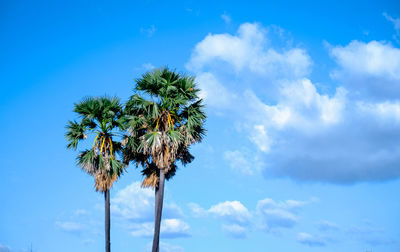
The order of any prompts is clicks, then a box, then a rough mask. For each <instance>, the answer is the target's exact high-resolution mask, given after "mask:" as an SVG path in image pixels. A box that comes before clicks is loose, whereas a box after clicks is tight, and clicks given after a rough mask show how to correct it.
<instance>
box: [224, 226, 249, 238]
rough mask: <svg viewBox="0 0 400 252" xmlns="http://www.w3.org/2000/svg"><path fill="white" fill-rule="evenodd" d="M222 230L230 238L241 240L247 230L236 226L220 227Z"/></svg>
mask: <svg viewBox="0 0 400 252" xmlns="http://www.w3.org/2000/svg"><path fill="white" fill-rule="evenodd" d="M222 229H223V230H224V231H225V232H226V233H227V234H228V235H229V236H231V237H232V238H235V239H243V238H246V236H247V228H246V227H244V226H241V225H238V224H230V225H225V224H223V225H222Z"/></svg>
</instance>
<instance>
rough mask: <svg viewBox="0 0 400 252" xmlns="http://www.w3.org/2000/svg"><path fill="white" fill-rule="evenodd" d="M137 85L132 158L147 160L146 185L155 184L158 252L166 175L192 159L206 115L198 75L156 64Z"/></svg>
mask: <svg viewBox="0 0 400 252" xmlns="http://www.w3.org/2000/svg"><path fill="white" fill-rule="evenodd" d="M135 90H136V91H137V94H135V95H133V96H132V97H131V98H130V100H129V101H128V103H127V104H126V107H125V114H126V120H127V124H126V125H127V131H128V133H129V137H128V138H127V139H126V144H127V146H130V148H127V149H130V150H131V151H130V154H129V153H128V154H127V155H128V157H127V159H131V160H135V161H136V162H137V163H138V164H139V163H141V164H142V165H143V168H144V170H143V171H142V173H143V174H144V175H145V179H144V181H143V184H142V185H143V186H145V187H153V188H155V225H154V239H153V249H152V251H153V252H158V251H159V238H160V224H161V215H162V206H163V198H164V183H165V179H166V178H167V179H168V178H170V177H172V176H173V175H174V174H175V171H176V168H177V166H176V161H181V163H182V164H184V165H185V164H187V163H190V162H191V161H192V160H193V158H194V157H193V156H192V155H191V154H190V152H189V146H190V145H191V144H193V143H196V142H200V141H201V140H202V138H203V136H204V134H205V129H204V128H203V124H204V121H205V119H206V115H205V113H204V111H203V104H202V100H201V99H200V98H199V97H198V92H199V89H197V88H196V85H195V79H194V77H191V76H188V75H185V74H178V73H176V72H174V71H171V70H169V69H168V68H161V69H155V70H153V71H152V72H147V73H145V74H144V75H142V77H141V78H139V79H137V80H136V87H135Z"/></svg>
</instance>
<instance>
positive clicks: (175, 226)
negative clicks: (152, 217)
mask: <svg viewBox="0 0 400 252" xmlns="http://www.w3.org/2000/svg"><path fill="white" fill-rule="evenodd" d="M129 229H130V230H131V231H130V233H131V235H132V236H135V237H152V236H153V234H154V222H144V223H139V224H136V223H135V224H131V225H130V226H129ZM189 231H190V227H189V225H188V224H187V223H186V222H184V221H182V220H179V219H163V220H162V221H161V228H160V235H161V237H164V238H178V237H188V236H190V232H189Z"/></svg>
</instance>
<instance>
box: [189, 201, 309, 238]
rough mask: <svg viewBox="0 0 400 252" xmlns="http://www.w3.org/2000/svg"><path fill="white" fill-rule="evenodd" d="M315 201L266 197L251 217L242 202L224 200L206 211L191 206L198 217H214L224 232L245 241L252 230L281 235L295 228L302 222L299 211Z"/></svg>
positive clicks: (196, 206) (193, 205)
mask: <svg viewBox="0 0 400 252" xmlns="http://www.w3.org/2000/svg"><path fill="white" fill-rule="evenodd" d="M316 201H317V199H316V198H312V199H310V200H308V201H297V200H286V201H280V202H277V201H274V200H272V199H269V198H266V199H263V200H259V201H258V203H257V206H256V209H255V214H252V213H251V212H250V211H249V210H248V209H247V208H246V207H245V206H244V205H243V204H242V203H240V202H239V201H225V202H221V203H218V204H216V205H213V206H211V207H210V208H209V209H204V208H202V207H200V206H199V205H198V204H195V203H191V204H190V205H189V207H190V208H191V209H192V212H193V214H194V216H195V217H198V218H199V217H207V216H208V215H212V216H214V217H216V218H218V219H219V220H221V221H222V223H223V224H222V230H223V231H225V232H226V233H227V234H228V236H230V237H232V238H235V239H241V238H246V237H247V234H248V232H249V231H250V230H252V229H254V228H256V229H258V230H262V231H266V232H272V233H278V232H279V231H281V230H282V229H285V228H286V229H288V228H293V227H294V226H295V225H296V224H297V222H298V220H299V210H300V209H301V208H302V207H304V206H305V205H307V204H310V203H313V202H316Z"/></svg>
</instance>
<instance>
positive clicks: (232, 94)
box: [0, 1, 400, 252]
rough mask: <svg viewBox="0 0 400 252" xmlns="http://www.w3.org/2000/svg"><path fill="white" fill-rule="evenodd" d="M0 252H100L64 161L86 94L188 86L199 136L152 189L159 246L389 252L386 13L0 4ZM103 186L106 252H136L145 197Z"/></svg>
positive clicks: (395, 151) (316, 5)
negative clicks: (193, 83) (157, 198)
mask: <svg viewBox="0 0 400 252" xmlns="http://www.w3.org/2000/svg"><path fill="white" fill-rule="evenodd" d="M0 41H1V44H2V46H1V47H0V50H1V55H2V57H1V59H0V65H1V67H0V71H1V75H0V76H1V86H0V95H1V99H0V112H1V115H2V116H1V119H0V120H1V121H0V130H1V131H2V132H3V133H4V134H3V138H2V143H3V144H2V145H0V152H1V153H2V156H3V158H2V159H1V161H0V177H1V178H3V179H2V183H0V199H2V203H1V207H0V251H1V252H5V251H7V252H10V251H12V252H17V251H18V252H22V251H28V249H29V248H30V246H31V245H32V247H33V251H35V252H36V251H37V252H47V251H48V252H50V251H59V252H63V251H85V252H86V251H89V252H90V251H101V250H103V248H104V246H103V245H104V223H103V222H104V221H103V220H104V209H103V206H104V199H103V197H102V195H101V194H99V193H96V192H95V190H94V187H93V179H92V178H91V177H90V176H88V175H86V174H85V173H84V172H83V171H81V170H80V169H79V168H78V167H76V165H75V157H76V155H77V153H76V152H73V151H70V150H66V141H65V139H64V133H65V128H64V127H65V125H66V123H67V121H68V120H71V119H74V116H75V115H74V114H73V113H72V109H73V104H74V103H75V102H78V101H79V100H80V99H82V98H83V97H84V96H87V95H91V96H99V95H104V94H108V95H117V96H119V97H121V99H122V101H126V99H127V98H128V97H129V96H130V95H131V94H132V89H133V87H134V82H133V80H134V79H135V78H138V77H139V76H140V74H142V73H144V72H146V71H148V70H151V69H152V68H154V67H160V66H164V65H168V66H169V67H171V68H175V69H176V70H177V71H184V72H188V73H190V74H193V75H196V76H197V82H198V85H199V87H200V88H201V90H202V92H201V96H202V97H203V98H204V100H205V103H206V104H207V115H208V119H207V125H206V127H207V130H208V133H207V137H206V139H205V140H204V142H202V143H201V144H198V145H195V146H193V148H192V151H193V153H194V155H195V157H196V159H195V161H194V162H193V163H192V164H190V165H188V166H187V167H180V169H179V170H178V172H177V175H176V176H175V177H174V178H173V179H172V180H171V181H169V182H168V183H167V185H166V193H165V208H164V214H163V218H164V220H163V224H162V239H161V251H164V252H182V251H186V252H196V251H233V252H242V251H324V252H325V251H326V252H330V251H363V252H364V251H367V250H368V251H384V252H394V251H399V250H400V240H399V237H400V225H399V224H400V215H399V212H400V200H399V197H398V192H399V190H400V180H399V177H400V168H399V164H400V147H399V145H398V143H399V140H400V135H399V133H398V132H399V129H400V99H399V97H400V86H399V85H400V6H399V4H398V3H396V1H351V2H349V1H319V2H314V1H282V2H278V1H271V2H267V1H243V2H241V3H236V2H232V1H218V2H216V1H210V2H208V1H201V2H198V1H172V2H168V3H167V2H165V3H164V2H155V1H140V2H137V3H136V2H131V1H113V2H110V1H68V3H67V2H60V1H49V2H46V1H35V2H32V1H3V2H2V3H0ZM141 179H142V177H141V175H140V173H139V171H138V170H136V169H135V168H134V167H133V166H132V167H129V168H128V170H127V172H126V173H125V175H124V176H122V177H121V178H120V180H119V181H118V182H117V183H116V184H115V185H114V187H113V189H112V191H111V204H112V206H111V207H112V208H111V211H112V216H111V219H112V230H111V242H112V249H113V250H114V251H121V252H124V251H143V252H145V251H150V242H151V240H152V238H151V234H152V225H153V224H152V221H153V220H152V215H153V211H154V209H153V206H154V205H153V204H154V203H153V200H154V195H153V192H152V191H150V190H144V189H140V186H139V185H140V181H141Z"/></svg>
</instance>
